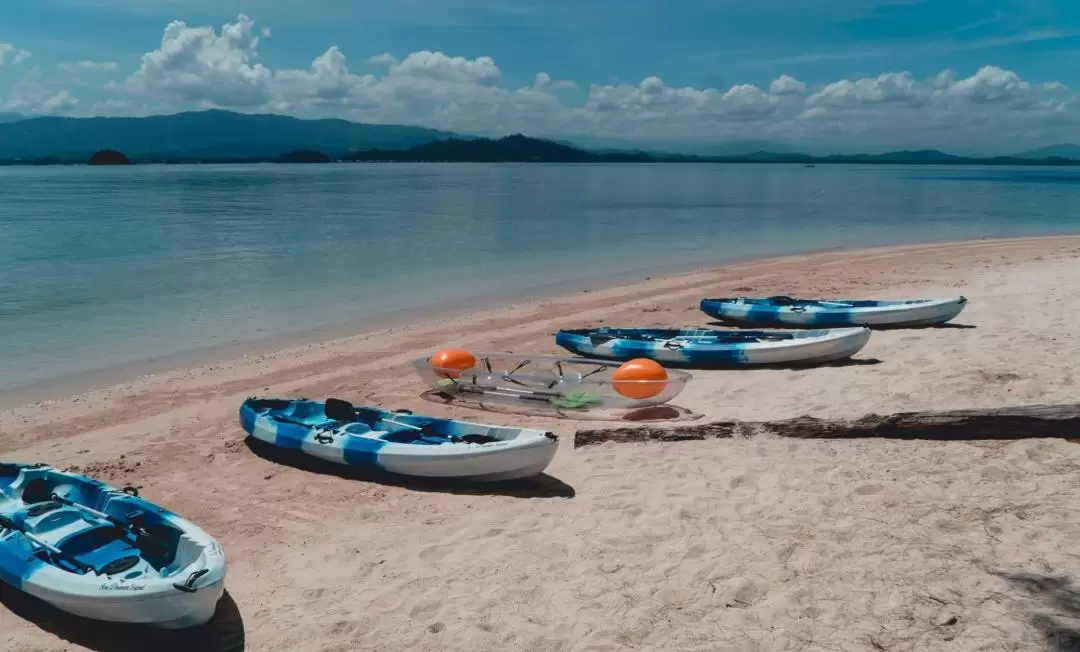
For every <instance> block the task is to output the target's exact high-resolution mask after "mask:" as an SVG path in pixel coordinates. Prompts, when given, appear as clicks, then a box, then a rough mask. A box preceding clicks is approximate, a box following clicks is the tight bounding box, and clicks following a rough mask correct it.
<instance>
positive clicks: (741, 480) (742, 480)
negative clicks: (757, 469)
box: [728, 475, 756, 489]
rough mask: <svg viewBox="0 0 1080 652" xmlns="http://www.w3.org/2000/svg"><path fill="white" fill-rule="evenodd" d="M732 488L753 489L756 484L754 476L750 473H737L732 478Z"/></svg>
mask: <svg viewBox="0 0 1080 652" xmlns="http://www.w3.org/2000/svg"><path fill="white" fill-rule="evenodd" d="M728 486H730V487H731V488H732V489H739V488H741V487H746V488H747V489H753V488H754V487H755V486H756V483H755V482H754V478H753V477H752V476H748V475H737V476H735V477H734V478H732V479H731V482H730V483H729V485H728Z"/></svg>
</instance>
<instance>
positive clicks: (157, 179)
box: [0, 164, 1080, 393]
mask: <svg viewBox="0 0 1080 652" xmlns="http://www.w3.org/2000/svg"><path fill="white" fill-rule="evenodd" d="M1072 232H1080V170H1068V169H1034V168H1027V169H1003V168H974V167H966V168H942V167H904V166H896V167H893V166H818V167H816V168H804V167H801V166H782V165H752V166H736V165H693V164H687V165H681V164H652V165H650V164H643V165H625V164H622V165H505V164H503V165H467V164H446V165H442V164H416V165H413V164H397V165H395V164H390V165H315V166H286V165H253V166H209V165H207V166H140V167H131V168H87V167H50V168H0V361H3V362H2V369H3V371H2V373H0V393H3V392H12V391H14V390H15V389H16V388H20V387H24V386H26V385H28V384H37V385H41V384H42V383H52V382H55V381H56V380H57V379H60V378H69V377H71V376H72V375H73V374H80V373H86V372H93V371H95V370H101V369H105V368H109V367H114V366H117V365H125V364H130V363H137V362H139V361H144V360H147V359H151V358H159V357H161V356H176V355H183V354H187V353H191V352H196V351H200V350H205V349H207V348H208V347H215V346H225V345H234V344H240V343H250V342H253V341H262V340H266V339H267V338H274V337H284V336H288V335H290V334H294V333H302V332H309V331H311V330H313V329H322V328H327V327H334V326H347V325H349V324H356V325H358V324H361V323H365V320H368V319H371V318H379V317H385V316H386V315H387V314H389V313H393V312H395V311H400V310H403V309H412V308H419V307H423V306H432V305H436V304H438V305H442V306H455V305H467V304H469V302H475V301H476V300H477V299H478V298H481V297H492V296H512V295H520V294H523V293H527V292H529V291H535V290H536V288H537V287H538V286H545V285H550V284H559V283H563V284H565V283H575V282H582V283H584V282H588V281H595V280H596V279H613V278H620V277H622V278H627V279H634V278H639V277H641V276H643V275H644V274H646V273H648V272H652V271H657V270H663V269H668V268H671V267H675V266H684V267H689V266H694V265H700V264H709V263H720V262H724V261H728V260H733V259H737V258H745V257H749V256H760V255H766V254H781V253H789V252H795V251H800V250H808V249H817V248H829V247H851V246H861V245H878V244H892V243H905V242H919V241H933V240H951V239H958V238H971V237H981V236H1003V235H1029V234H1031V235H1035V234H1054V233H1072Z"/></svg>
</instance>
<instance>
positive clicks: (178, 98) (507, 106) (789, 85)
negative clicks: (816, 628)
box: [4, 15, 1080, 147]
mask: <svg viewBox="0 0 1080 652" xmlns="http://www.w3.org/2000/svg"><path fill="white" fill-rule="evenodd" d="M270 35H271V31H270V29H269V28H266V27H261V26H256V24H255V22H254V21H252V20H251V19H249V18H247V17H246V16H244V15H240V16H238V17H237V19H236V20H235V22H231V23H226V24H224V25H222V26H220V27H218V28H215V27H210V26H192V25H188V24H186V23H184V22H180V21H174V22H172V23H170V24H169V25H168V26H167V27H166V28H165V30H164V33H163V35H162V38H161V42H160V44H159V45H158V47H157V48H156V49H154V50H153V51H151V52H148V53H146V54H145V55H143V56H142V59H141V61H140V62H139V65H138V69H137V70H136V72H135V73H133V74H132V75H130V76H129V77H128V78H127V79H126V80H123V81H122V82H118V83H110V84H107V85H106V86H105V89H106V90H107V91H108V92H109V93H115V94H117V95H115V96H114V97H113V98H112V99H108V100H107V101H98V102H97V103H96V104H93V105H92V106H91V107H90V109H85V108H83V109H82V110H84V111H92V112H102V113H109V114H117V113H130V112H131V111H132V108H131V107H133V106H141V107H143V109H141V110H140V111H141V112H142V113H145V112H148V111H149V109H147V108H146V107H149V106H153V107H155V109H154V110H157V111H163V110H180V109H190V108H200V107H221V108H234V109H242V110H245V111H275V112H287V113H293V114H296V115H302V116H307V115H329V116H341V117H347V118H350V119H354V120H363V121H369V122H383V123H399V124H400V123H410V124H422V125H426V126H432V127H438V128H442V129H448V130H456V131H464V132H470V133H483V134H505V133H509V132H517V131H524V132H526V133H531V134H535V135H565V134H574V133H591V134H594V135H598V136H605V135H606V136H621V137H630V138H637V139H641V140H649V139H654V140H661V139H663V140H674V139H689V140H694V141H703V140H716V141H720V140H725V139H746V138H774V139H786V140H791V141H793V142H795V143H801V144H813V143H822V144H824V145H828V146H841V145H842V146H845V147H847V146H849V145H850V144H852V143H857V144H859V145H860V146H862V145H866V146H867V147H874V146H878V145H880V146H889V145H905V146H906V145H909V144H910V145H915V144H918V145H919V146H936V147H949V146H952V145H955V144H962V143H963V142H964V141H966V143H967V144H972V143H976V142H978V143H980V144H983V143H985V142H986V141H987V140H988V139H993V140H994V141H995V142H1000V141H1001V140H1002V138H1004V137H1009V136H1014V137H1015V138H1017V139H1020V140H1022V139H1024V138H1031V137H1033V136H1032V134H1036V133H1039V134H1044V135H1046V134H1058V133H1059V134H1062V138H1067V137H1068V133H1069V132H1068V129H1070V128H1075V127H1076V125H1077V121H1078V117H1080V116H1078V112H1080V106H1078V104H1080V101H1078V100H1077V96H1076V94H1075V93H1074V92H1073V91H1072V90H1070V89H1068V88H1066V87H1065V86H1063V85H1062V84H1059V83H1056V82H1051V83H1035V82H1031V81H1028V80H1024V79H1022V78H1021V77H1020V76H1019V75H1018V74H1017V73H1015V72H1013V71H1008V70H1004V69H1001V68H997V67H994V66H986V67H984V68H982V69H980V70H978V71H976V72H974V73H972V74H969V75H968V76H962V75H960V74H958V73H956V72H955V71H953V70H944V71H942V72H941V73H939V74H937V75H934V76H931V77H928V78H917V77H915V76H914V75H912V74H911V73H910V72H905V71H890V72H883V73H881V74H877V75H871V76H865V77H859V78H852V79H841V80H837V81H832V82H829V83H824V84H817V85H813V86H811V85H810V84H807V83H806V82H804V81H801V80H799V79H796V78H795V77H792V76H791V75H786V74H785V75H780V76H779V77H777V78H776V79H773V80H772V81H771V83H769V84H768V85H767V87H761V86H758V85H754V84H746V83H742V84H735V85H733V86H730V87H726V88H707V87H693V86H672V85H669V84H668V83H667V82H665V81H664V80H663V79H662V78H661V77H659V76H647V77H645V78H644V79H642V80H641V81H639V82H636V83H626V82H610V83H601V84H591V85H585V86H584V88H583V89H582V91H580V92H579V93H569V92H563V91H567V90H569V89H575V88H578V84H576V83H575V82H574V81H571V80H556V79H553V78H552V76H551V75H550V74H548V73H546V72H537V73H535V74H534V76H533V77H532V79H531V82H526V84H525V85H521V86H512V85H509V84H506V83H505V81H504V79H505V77H506V75H504V71H503V70H501V69H500V68H499V66H498V65H497V63H496V62H495V60H494V59H492V58H491V57H486V56H479V57H475V58H467V57H461V56H453V55H452V54H448V53H444V52H439V51H431V50H421V51H419V52H413V53H411V54H408V55H405V56H403V57H401V58H399V57H398V56H395V55H393V54H391V53H383V54H376V55H375V56H370V57H369V58H367V59H355V60H354V61H360V62H361V64H360V65H361V66H364V67H365V69H358V70H355V71H354V70H352V69H350V66H349V59H348V57H347V53H346V52H344V51H342V50H341V49H340V48H339V47H337V46H331V47H328V48H327V49H326V50H325V51H324V52H323V53H322V54H319V55H318V56H316V57H315V58H314V59H313V60H312V61H311V63H310V65H308V66H306V67H300V68H295V69H290V68H278V69H271V68H269V67H267V66H266V65H265V64H264V63H263V62H262V60H261V57H260V48H261V47H263V46H264V44H265V43H266V42H267V41H266V40H265V39H268V38H269V37H270ZM11 52H12V50H5V51H4V53H5V54H9V55H10V54H11ZM365 54H367V53H365ZM9 58H10V57H9ZM67 65H69V66H70V69H71V70H116V69H118V67H119V64H115V63H114V62H94V61H83V62H73V63H71V64H67ZM368 70H370V71H371V72H368ZM35 83H37V84H38V85H39V86H40V88H33V87H32V86H31V85H28V86H26V87H25V88H24V89H23V90H24V91H25V92H22V93H21V94H18V93H16V94H15V95H14V96H15V97H16V99H17V100H18V101H21V102H23V104H24V106H25V107H27V110H28V111H35V110H37V111H46V110H48V111H52V112H55V111H59V110H65V111H78V110H79V109H80V108H82V106H81V105H74V104H73V102H74V101H75V100H74V98H71V97H70V95H66V96H62V95H61V93H62V92H66V91H60V90H59V89H58V88H57V87H56V86H49V85H48V84H45V83H44V82H43V81H42V80H40V79H38V80H37V81H36V82H35ZM65 85H67V86H68V87H70V81H69V82H68V83H66V84H65ZM30 91H33V92H32V93H31V92H30ZM83 94H84V93H83V91H80V95H83ZM94 99H95V100H103V99H105V98H94ZM47 102H48V103H49V108H48V109H46V108H45V104H46V103H47ZM121 103H123V104H121ZM1055 130H1056V131H1055ZM1040 137H1042V136H1040ZM1046 137H1048V138H1049V137H1050V136H1046ZM915 141H918V143H916V142H915Z"/></svg>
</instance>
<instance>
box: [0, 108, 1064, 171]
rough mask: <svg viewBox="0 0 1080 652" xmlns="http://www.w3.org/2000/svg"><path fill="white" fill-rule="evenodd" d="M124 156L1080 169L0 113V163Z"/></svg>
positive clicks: (326, 124) (978, 160)
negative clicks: (98, 154)
mask: <svg viewBox="0 0 1080 652" xmlns="http://www.w3.org/2000/svg"><path fill="white" fill-rule="evenodd" d="M101 150H118V151H120V152H122V153H123V154H125V155H126V156H127V157H129V158H130V159H131V160H132V161H133V162H135V163H140V162H143V163H145V162H171V163H183V162H215V161H234V162H243V161H286V160H290V159H289V157H290V156H291V157H293V159H292V160H296V161H320V160H324V159H329V160H349V161H549V162H587V161H611V162H615V161H658V162H659V161H675V162H677V161H686V162H706V161H713V162H732V163H734V162H743V163H804V164H816V163H894V164H950V163H951V164H957V165H963V164H1001V165H1005V164H1016V165H1031V164H1033V163H1040V162H1041V163H1045V164H1051V165H1054V164H1056V165H1070V164H1074V163H1078V164H1080V145H1072V144H1062V145H1053V146H1050V147H1042V148H1039V149H1035V150H1031V151H1027V152H1023V153H1020V154H1016V155H1015V156H1007V157H975V156H956V155H952V154H947V153H944V152H940V151H938V150H917V151H898V152H888V153H883V154H829V155H822V154H821V153H820V152H812V151H811V152H810V153H807V151H806V150H800V148H798V147H795V146H793V145H788V144H784V143H777V142H772V141H758V140H744V141H735V142H727V143H687V142H678V141H670V142H663V141H661V142H650V143H647V144H646V143H640V142H637V141H630V140H621V139H613V138H600V137H594V136H590V135H586V134H579V135H575V136H571V137H569V138H567V139H561V140H549V139H537V138H529V137H526V136H522V135H516V136H510V137H507V138H501V139H498V140H491V139H486V138H477V137H475V136H470V135H462V134H454V133H452V132H447V131H439V130H436V129H428V128H424V127H413V126H402V125H376V124H364V123H357V122H349V121H346V120H339V119H323V120H302V119H298V118H292V117H288V116H281V115H270V114H242V113H235V112H232V111H223V110H216V109H213V110H208V111H192V112H185V113H177V114H173V115H158V116H147V117H142V118H59V117H27V116H24V115H20V114H17V113H0V162H3V163H7V164H12V163H39V164H58V163H82V162H86V161H87V160H88V159H89V158H90V157H91V156H92V155H93V154H94V153H95V152H98V151H101Z"/></svg>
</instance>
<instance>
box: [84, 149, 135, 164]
mask: <svg viewBox="0 0 1080 652" xmlns="http://www.w3.org/2000/svg"><path fill="white" fill-rule="evenodd" d="M87 164H88V165H131V159H129V158H128V157H127V156H124V154H122V153H121V152H118V151H116V150H115V149H103V150H101V151H100V152H96V153H95V154H94V155H93V156H91V157H90V160H89V161H88V162H87Z"/></svg>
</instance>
